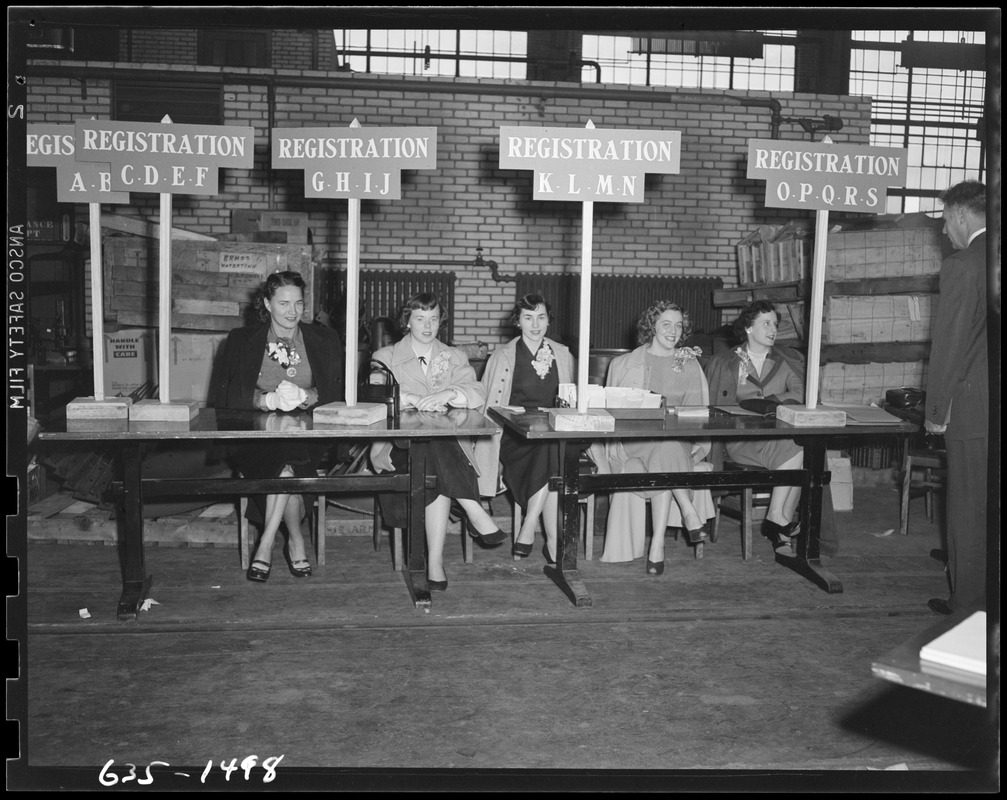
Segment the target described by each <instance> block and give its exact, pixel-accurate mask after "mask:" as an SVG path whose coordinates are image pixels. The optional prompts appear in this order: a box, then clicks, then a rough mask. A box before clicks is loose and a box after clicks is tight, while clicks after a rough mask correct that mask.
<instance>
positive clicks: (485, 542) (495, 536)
mask: <svg viewBox="0 0 1007 800" xmlns="http://www.w3.org/2000/svg"><path fill="white" fill-rule="evenodd" d="M468 530H469V536H471V537H472V538H473V539H475V540H476V541H477V542H479V544H481V545H482V546H483V547H496V546H497V545H498V544H503V543H504V542H506V541H507V534H506V533H504V532H503V531H502V530H500V529H499V528H497V529H496V530H495V531H493V532H492V533H479V531H477V530H476V529H475V528H473V527H472V526H471V525H469V526H468Z"/></svg>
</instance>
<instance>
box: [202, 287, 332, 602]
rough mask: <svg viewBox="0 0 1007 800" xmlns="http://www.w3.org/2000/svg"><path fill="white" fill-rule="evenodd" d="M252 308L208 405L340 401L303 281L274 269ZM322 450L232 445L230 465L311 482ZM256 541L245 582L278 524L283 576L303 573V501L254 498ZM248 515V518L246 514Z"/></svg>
mask: <svg viewBox="0 0 1007 800" xmlns="http://www.w3.org/2000/svg"><path fill="white" fill-rule="evenodd" d="M255 307H256V311H257V313H258V316H259V319H260V320H261V323H260V324H259V325H252V326H247V327H243V328H235V329H234V330H232V331H231V332H230V333H229V334H228V336H227V339H226V341H225V342H224V346H223V348H222V349H221V353H220V356H219V357H220V359H221V362H220V367H219V369H218V370H217V373H216V374H215V376H214V385H213V387H212V390H211V395H210V396H211V398H212V404H213V405H214V406H215V407H217V408H232V409H241V410H248V411H251V410H257V411H264V412H273V413H280V414H286V413H288V412H297V411H305V410H307V409H310V408H311V407H312V406H314V405H316V404H318V403H331V402H333V401H335V400H342V399H343V397H344V383H345V377H344V374H343V345H342V341H341V340H340V338H339V335H338V334H337V333H336V332H335V331H334V330H332V329H331V328H326V327H323V326H321V325H308V324H305V323H304V322H302V321H301V317H302V316H303V315H304V279H303V278H302V277H301V275H300V273H298V272H293V271H286V272H275V273H273V274H272V275H270V276H269V277H268V278H266V280H265V281H264V282H263V284H262V285H261V286H260V287H259V291H258V292H257V294H256V299H255ZM325 450H326V446H325V445H317V444H315V445H308V444H300V443H297V442H293V441H284V440H277V441H266V442H262V443H259V444H256V445H250V446H237V447H235V448H234V450H233V452H232V454H231V455H232V461H233V462H234V465H235V467H236V468H237V469H238V470H239V471H240V472H241V474H242V475H243V476H244V477H246V478H276V477H291V476H296V477H302V478H306V477H315V475H316V474H317V472H316V470H317V465H318V463H319V462H320V461H321V460H322V458H324V456H325ZM253 509H254V510H255V511H254V512H253V513H256V512H257V516H258V517H259V519H257V520H256V521H260V522H261V524H262V536H261V537H260V539H259V543H258V546H257V547H256V550H255V556H254V560H253V561H252V564H251V566H250V567H249V568H248V574H247V577H248V579H249V580H250V581H255V582H257V583H262V582H264V581H266V580H268V579H269V571H270V566H271V563H272V550H273V542H274V540H275V538H276V533H277V531H278V530H279V528H280V524H281V523H284V524H285V525H286V528H287V546H286V548H285V555H286V558H287V563H288V566H289V568H290V571H291V573H292V574H293V575H294V576H295V577H298V578H302V577H307V576H308V575H310V574H311V564H310V563H309V562H308V559H307V554H306V552H305V547H304V537H303V536H302V534H301V519H302V518H303V516H304V503H303V500H302V498H301V496H300V495H286V494H270V495H266V496H265V501H264V502H263V499H262V497H258V496H257V497H254V498H253V502H252V503H249V511H250V512H251V511H253ZM250 518H251V515H250Z"/></svg>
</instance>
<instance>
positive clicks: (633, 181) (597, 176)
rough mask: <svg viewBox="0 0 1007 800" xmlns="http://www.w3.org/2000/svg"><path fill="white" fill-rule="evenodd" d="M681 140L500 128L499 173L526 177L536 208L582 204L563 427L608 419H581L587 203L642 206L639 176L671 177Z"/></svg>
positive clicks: (588, 128) (666, 134)
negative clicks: (576, 310) (568, 406)
mask: <svg viewBox="0 0 1007 800" xmlns="http://www.w3.org/2000/svg"><path fill="white" fill-rule="evenodd" d="M681 139H682V137H681V133H680V132H679V131H637V130H618V129H600V128H598V129H596V128H595V127H594V123H593V122H591V121H590V120H588V122H587V124H586V125H585V126H584V128H583V129H580V128H526V127H502V128H500V166H501V167H502V168H504V169H531V170H534V171H535V173H534V178H533V185H534V198H535V199H536V200H576V201H579V202H580V203H582V204H583V208H582V214H581V218H582V226H581V227H582V230H581V279H580V324H579V336H580V342H579V348H578V355H577V412H576V415H570V414H563V415H562V417H563V422H562V424H563V425H564V426H567V425H569V426H571V427H576V428H578V429H584V430H595V429H607V428H610V427H611V424H610V423H611V417H610V416H608V415H592V414H589V413H588V405H587V403H588V396H587V395H588V390H587V386H588V382H587V381H588V361H589V358H590V347H591V343H590V329H591V269H592V265H591V260H592V252H591V250H592V244H593V241H592V233H593V227H594V203H595V202H596V201H603V202H610V203H642V202H643V201H644V193H643V190H644V179H645V175H646V173H648V172H650V173H659V174H662V175H670V174H674V173H677V172H678V171H679V168H680V167H679V165H680V158H681ZM606 417H607V419H606ZM557 422H558V418H557Z"/></svg>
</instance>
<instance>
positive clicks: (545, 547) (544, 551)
mask: <svg viewBox="0 0 1007 800" xmlns="http://www.w3.org/2000/svg"><path fill="white" fill-rule="evenodd" d="M542 555H543V556H545V563H546V564H548V565H549V566H550V567H554V566H556V559H554V558H553V557H552V556H551V555H549V543H548V542H546V543H545V544H544V545H542Z"/></svg>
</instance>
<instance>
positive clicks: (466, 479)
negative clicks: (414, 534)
mask: <svg viewBox="0 0 1007 800" xmlns="http://www.w3.org/2000/svg"><path fill="white" fill-rule="evenodd" d="M391 459H392V466H393V467H395V472H407V471H408V469H409V459H408V456H407V451H406V450H405V448H400V447H393V448H392V453H391ZM427 475H433V476H434V477H435V478H436V484H435V486H434V488H432V489H427V490H426V497H425V498H424V500H425V504H426V505H430V504H431V503H432V502H434V500H436V499H437V497H438V496H439V495H444V496H445V497H451V498H453V499H456V500H475V501H476V502H478V501H479V479H478V477H477V476H476V471H475V468H474V467H473V466H472V464H471V463H470V462H469V460H468V458H467V457H466V456H465V452H464V451H463V450H462V446H461V445H460V444H459V443H458V440H457V439H434V440H432V441H431V442H430V443H429V444H428V445H427ZM378 503H380V505H381V516H382V517H383V518H384V520H385V524H386V525H388V526H389V527H392V528H405V527H406V525H407V523H408V515H407V509H408V506H409V497H408V495H406V494H404V493H402V492H379V493H378Z"/></svg>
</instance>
